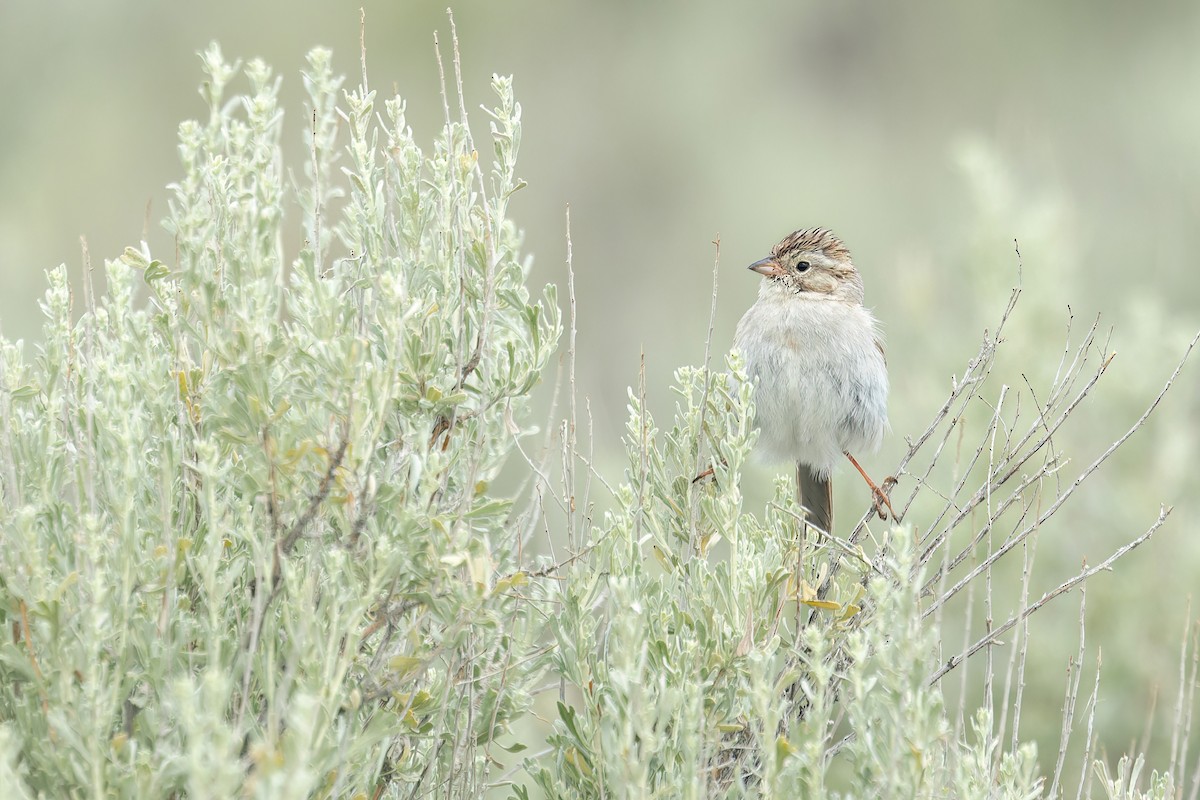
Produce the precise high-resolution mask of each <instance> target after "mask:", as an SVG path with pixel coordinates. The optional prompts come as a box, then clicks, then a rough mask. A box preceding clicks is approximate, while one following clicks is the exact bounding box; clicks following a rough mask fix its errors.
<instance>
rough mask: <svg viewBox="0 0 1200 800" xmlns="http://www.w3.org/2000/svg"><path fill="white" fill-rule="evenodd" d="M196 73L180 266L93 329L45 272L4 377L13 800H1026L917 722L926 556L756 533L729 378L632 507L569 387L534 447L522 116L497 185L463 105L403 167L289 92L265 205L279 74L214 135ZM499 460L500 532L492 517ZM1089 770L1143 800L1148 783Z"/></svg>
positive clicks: (406, 142)
mask: <svg viewBox="0 0 1200 800" xmlns="http://www.w3.org/2000/svg"><path fill="white" fill-rule="evenodd" d="M203 62H204V68H205V71H206V73H207V78H206V82H205V84H204V86H203V88H202V95H203V96H204V98H205V101H206V102H207V104H208V107H209V109H210V114H209V117H208V119H207V120H206V121H203V122H189V123H185V124H183V125H182V126H181V128H180V153H181V156H182V162H183V177H182V178H181V179H180V181H179V183H178V184H177V185H175V186H174V187H173V189H174V197H173V200H172V202H171V208H170V215H169V217H168V219H167V221H166V226H167V228H168V230H169V231H170V232H171V233H172V234H173V235H174V239H175V249H174V251H173V252H171V253H165V254H164V253H151V252H149V249H148V247H147V246H146V245H144V244H143V245H142V246H140V247H135V248H129V249H127V250H126V251H125V253H124V255H122V256H121V257H120V258H118V259H116V260H114V261H109V262H106V264H105V274H104V277H105V280H106V285H107V288H106V290H105V291H104V292H102V293H100V294H99V295H97V294H96V293H95V292H94V290H93V289H92V278H91V276H90V274H89V275H85V283H84V286H85V289H84V291H83V292H82V295H83V296H82V298H77V297H76V296H75V295H74V294H73V292H72V290H71V289H70V286H69V283H68V280H67V274H66V270H65V269H63V268H60V269H57V270H53V271H51V272H50V273H49V276H48V277H49V284H50V288H49V291H48V292H47V294H46V299H45V301H44V304H43V305H44V311H45V314H46V327H45V333H44V338H43V341H42V342H41V344H40V347H39V350H38V357H37V358H36V359H35V360H34V361H32V362H29V361H27V360H26V358H25V356H24V349H23V347H22V345H21V343H11V342H8V341H6V340H5V341H0V348H2V353H0V356H2V357H0V436H2V437H3V438H2V440H0V450H2V453H0V490H2V491H0V535H2V537H3V553H2V555H3V559H2V560H0V619H2V620H3V622H4V623H5V628H6V630H10V631H11V635H10V636H6V637H5V638H4V639H3V640H2V641H0V786H2V787H4V789H5V790H6V794H5V796H12V797H74V796H96V797H99V796H119V797H133V796H137V797H177V796H187V797H236V796H245V797H250V796H254V797H363V798H377V797H426V796H431V797H463V798H470V797H479V796H485V795H495V796H515V797H522V798H524V797H533V796H537V795H538V794H539V793H541V794H543V795H544V796H547V797H563V798H570V797H580V798H584V797H652V796H653V797H690V798H704V797H743V796H747V797H750V796H753V797H757V796H764V797H824V796H833V795H835V794H840V795H841V796H846V797H1014V798H1017V797H1021V798H1024V797H1040V796H1043V795H1044V794H1045V793H1046V792H1047V783H1046V781H1045V779H1044V778H1043V777H1042V771H1040V770H1039V764H1038V763H1037V760H1036V756H1035V752H1034V749H1033V748H1032V746H1029V745H1022V744H1019V743H1015V742H1014V743H1012V744H1010V745H1009V746H1008V747H1007V748H1006V746H1005V736H1004V725H1003V723H1001V725H1000V726H999V728H998V729H997V727H996V726H995V725H994V724H993V720H992V718H991V716H990V713H991V712H990V709H984V710H981V712H980V713H979V714H978V715H977V717H976V718H975V720H974V725H973V726H972V729H971V731H970V732H969V733H968V734H963V735H960V734H959V729H958V728H957V727H956V726H955V725H953V724H952V719H951V717H952V715H951V714H950V713H949V712H948V711H947V709H946V705H945V703H944V700H943V698H942V695H941V688H940V683H939V682H938V681H937V680H936V678H934V679H932V680H931V678H932V676H934V674H935V672H936V670H937V668H938V664H936V663H935V658H936V655H935V654H936V653H937V652H938V647H939V644H940V635H939V629H938V625H939V623H940V616H935V617H933V618H932V619H930V618H929V615H928V613H927V609H928V603H929V601H930V597H929V588H928V587H929V586H930V585H931V584H930V583H928V581H931V580H933V578H934V576H933V575H930V574H928V573H927V570H926V568H925V564H926V563H927V562H929V561H930V557H929V556H930V554H929V553H928V552H925V553H923V554H922V551H921V549H920V548H919V547H918V543H917V541H916V539H917V535H918V534H919V533H920V531H921V530H922V529H923V527H922V526H914V527H895V528H890V529H880V530H879V531H877V532H876V536H877V539H876V544H877V547H874V548H873V549H872V551H871V552H867V551H866V550H865V549H864V547H863V540H862V538H861V537H862V534H861V531H862V530H863V528H862V526H860V527H859V529H856V531H855V532H854V534H853V535H852V536H851V537H849V538H836V537H831V536H828V535H825V534H820V535H818V533H817V532H816V531H813V530H811V529H806V525H805V523H804V518H803V514H802V512H801V510H800V509H799V508H798V507H797V506H796V504H795V503H794V501H793V499H792V490H791V488H790V486H789V484H788V482H787V480H783V479H781V480H780V481H778V482H777V484H776V487H775V494H774V498H773V500H772V501H771V502H770V503H769V504H768V505H767V507H766V508H765V509H764V510H762V511H761V512H759V513H752V512H751V511H748V510H747V509H745V508H743V501H742V497H741V494H740V492H739V489H738V485H739V480H740V477H741V470H742V468H743V466H744V465H745V463H746V460H747V458H748V456H749V453H750V451H751V448H752V446H753V443H754V438H755V432H754V429H753V425H752V424H751V420H752V418H753V416H752V415H753V409H752V397H751V393H750V388H749V387H748V386H747V385H746V384H745V382H744V380H743V375H742V373H741V364H740V360H739V358H738V357H737V355H736V354H733V355H731V356H730V357H729V359H728V361H727V363H726V364H725V367H724V368H723V369H721V370H709V369H708V368H707V365H705V366H704V367H699V368H683V369H680V370H679V371H678V372H677V373H676V384H677V391H678V394H679V407H678V413H677V415H676V418H675V420H674V421H673V423H672V424H671V426H670V427H669V429H668V430H666V431H663V430H660V429H659V428H658V427H657V426H656V423H655V422H654V420H653V419H651V417H650V415H649V413H648V412H647V411H646V407H645V406H646V404H645V399H644V397H642V396H641V395H640V393H636V392H631V393H630V419H629V427H628V430H627V435H626V444H627V451H628V466H627V469H626V472H625V476H624V479H623V480H622V481H615V480H612V481H610V480H607V479H606V478H605V477H604V476H602V475H599V474H597V473H595V472H594V471H593V470H592V468H591V463H590V461H589V460H588V459H587V458H586V456H585V455H584V454H582V453H580V452H578V450H577V448H576V429H577V427H579V426H580V424H581V420H580V419H579V418H578V413H577V410H576V405H575V402H574V397H573V387H572V398H571V402H570V404H569V406H570V412H569V418H568V419H567V420H566V421H565V422H564V423H563V425H562V426H561V427H559V426H552V431H555V432H558V433H559V438H558V439H557V440H556V442H555V441H551V440H549V439H548V440H547V445H546V446H545V447H542V448H539V447H536V446H534V447H530V448H526V447H523V446H521V440H522V439H523V438H527V434H528V433H529V432H530V431H531V426H530V424H529V422H528V419H527V411H528V405H529V400H530V396H531V394H532V392H533V391H534V388H535V386H537V385H538V384H539V382H541V381H542V380H543V372H544V370H545V368H546V367H547V365H548V364H549V363H550V360H551V358H552V356H553V355H554V353H555V352H556V351H557V348H558V340H559V336H560V333H561V330H562V324H561V322H560V313H559V309H558V305H557V299H556V293H555V291H554V289H553V287H547V288H546V289H545V291H544V292H543V295H542V297H541V299H539V300H537V301H533V300H531V299H530V291H529V289H528V287H527V286H526V281H527V275H528V260H527V259H526V258H525V256H524V255H523V254H522V252H521V236H520V233H519V231H518V230H517V228H516V227H515V226H514V225H513V223H512V222H511V221H510V220H509V219H508V217H507V204H508V201H509V198H510V196H511V195H512V193H513V192H515V191H517V190H518V189H519V188H521V187H522V185H523V184H522V183H521V182H520V181H519V180H518V178H517V175H516V172H515V163H516V162H515V158H516V154H517V151H518V148H519V144H520V136H521V117H520V106H519V105H518V104H517V103H516V101H515V100H514V96H513V91H512V82H511V80H510V79H507V78H499V77H497V78H495V79H494V80H493V89H494V90H495V93H496V96H497V105H496V107H495V108H494V109H492V111H491V112H490V114H491V141H492V148H491V153H490V157H488V158H481V157H480V154H479V153H478V151H477V149H476V145H475V141H474V138H473V136H472V134H471V130H470V127H469V125H468V119H467V113H466V111H465V104H464V103H463V102H462V100H461V97H460V98H459V99H460V103H459V109H458V113H457V114H455V115H452V114H451V112H450V111H449V110H447V120H446V126H445V129H444V130H443V131H442V133H441V135H440V136H439V137H438V138H437V139H436V140H435V142H434V144H433V147H432V149H431V150H430V151H429V152H424V151H423V150H422V149H421V148H420V147H419V146H418V145H417V143H416V141H415V139H414V136H413V134H412V132H411V131H410V130H409V129H408V127H407V125H406V123H405V116H404V104H403V102H402V101H401V100H400V99H399V98H396V99H392V100H388V101H386V102H382V103H379V102H378V99H377V97H376V94H375V92H374V91H371V90H370V89H369V88H368V87H367V86H365V85H364V86H360V87H359V88H358V89H356V90H352V91H346V92H342V91H341V80H340V79H338V78H336V77H335V76H334V74H333V72H332V70H331V66H330V54H329V53H328V52H326V51H323V50H314V51H313V52H312V53H310V55H309V59H308V69H307V71H306V72H305V75H304V84H305V88H306V90H307V93H308V98H309V104H310V106H309V108H308V109H306V111H305V115H304V118H303V119H304V124H302V125H299V126H297V127H298V130H300V131H302V133H303V136H304V142H305V146H306V148H307V155H306V158H305V159H304V160H303V165H302V167H301V168H300V171H299V174H298V175H292V173H291V172H290V171H289V170H287V169H285V167H284V160H283V157H282V155H281V149H280V137H281V135H282V132H283V130H284V125H283V117H282V110H281V109H280V107H279V105H278V103H277V99H276V98H277V96H276V90H277V88H278V85H279V84H278V81H277V79H276V78H275V77H274V76H273V75H272V73H271V72H270V70H269V69H268V68H267V67H266V66H265V65H264V64H262V63H261V62H257V61H255V62H251V63H250V64H249V65H248V66H247V67H246V69H245V70H244V73H245V77H246V78H247V79H248V81H249V87H250V88H249V91H248V92H247V93H245V94H241V95H236V96H233V97H232V98H230V97H228V96H227V95H226V88H227V86H228V84H229V83H230V82H231V81H232V80H233V79H234V78H235V77H236V75H237V72H238V69H237V65H234V64H230V63H227V62H226V61H224V60H223V59H222V57H221V54H220V51H219V50H218V49H217V48H216V47H215V46H213V47H212V48H210V49H209V50H208V51H207V52H206V53H205V54H204V56H203ZM455 65H456V69H457V52H455ZM456 77H457V75H456ZM364 80H365V78H364ZM459 83H461V81H459ZM460 94H461V92H460ZM296 213H298V214H299V216H300V220H301V228H302V231H303V233H302V240H299V241H297V240H296V238H297V237H295V236H294V235H292V234H290V233H288V231H289V228H287V227H286V226H285V225H284V224H283V223H284V220H285V217H287V215H289V214H296ZM572 324H573V320H572ZM993 346H994V343H993ZM984 377H986V373H985V375H984ZM979 380H982V378H979ZM956 391H959V389H958V388H956ZM971 391H972V392H974V391H975V390H974V389H972V390H971ZM956 396H957V395H956ZM952 399H953V398H952ZM949 407H950V403H948V404H947V408H949ZM944 414H945V412H944V411H943V416H944ZM939 419H940V418H939ZM931 430H932V428H931ZM518 450H519V451H520V452H519V456H518V457H516V458H512V464H511V465H510V466H511V467H512V469H513V470H514V472H516V473H518V474H521V475H522V476H523V477H524V478H525V480H526V481H527V483H528V485H529V486H530V487H531V488H530V497H531V498H532V500H531V502H530V504H529V505H528V506H527V507H525V508H524V509H519V508H517V506H516V505H515V504H514V501H513V500H512V499H509V498H507V497H502V496H498V495H497V494H496V493H495V491H494V490H493V488H492V486H493V481H494V479H495V478H496V476H497V474H498V473H499V471H500V469H501V467H502V466H503V465H504V464H505V462H506V460H509V459H510V457H513V456H514V454H515V453H516V452H517V451H518ZM939 452H940V450H939ZM906 463H907V462H906ZM551 465H555V466H553V467H552V466H551ZM708 465H711V467H712V468H713V475H712V477H711V479H708V480H699V481H697V480H694V478H695V476H696V475H698V474H699V473H700V471H701V470H703V469H704V467H706V466H708ZM993 477H994V476H993V475H992V473H991V472H990V471H989V473H988V476H987V480H988V481H991V480H992V479H993ZM593 479H594V480H595V484H596V485H597V487H598V486H603V487H604V488H605V489H606V490H607V491H608V493H609V496H608V497H606V498H605V499H604V500H602V501H594V500H592V499H591V494H590V492H591V489H592V487H593ZM1000 483H1003V481H1001V482H1000ZM998 485H999V484H997V486H998ZM987 486H988V487H991V483H988V484H987ZM960 488H961V487H960ZM981 491H982V490H981ZM989 491H990V490H989ZM989 497H990V494H989ZM991 521H992V520H991V519H990V518H989V520H988V522H989V524H990V522H991ZM930 524H931V525H933V524H936V522H930ZM952 527H953V526H951V528H952ZM929 530H930V531H932V527H931V528H930V529H929ZM542 531H545V533H548V534H549V536H548V538H546V537H541V536H539V537H538V538H537V539H536V540H535V538H534V537H535V534H537V533H540V532H542ZM926 535H929V534H928V533H927V534H926ZM943 536H944V538H945V539H946V541H947V542H949V529H948V530H947V531H945V532H944V533H943ZM948 546H949V545H948V544H947V547H948ZM564 547H565V548H566V552H563V548H564ZM551 548H554V550H553V554H551V555H539V553H541V552H542V551H543V550H546V551H549V550H550V549H551ZM932 563H933V564H934V565H935V566H936V564H937V562H936V561H933V562H932ZM989 574H990V573H989ZM935 597H937V596H936V595H935ZM923 604H924V607H923ZM1018 702H1019V701H1018ZM1014 739H1015V737H1014ZM1185 749H1186V745H1185ZM1040 766H1041V769H1042V770H1044V769H1045V765H1040ZM1098 770H1099V771H1097V772H1096V775H1097V776H1099V777H1100V783H1101V785H1102V786H1103V787H1104V789H1105V790H1106V791H1107V792H1108V794H1109V796H1111V797H1134V796H1138V797H1140V796H1143V795H1140V794H1136V792H1137V791H1140V790H1139V789H1138V787H1137V783H1138V781H1137V779H1136V776H1137V775H1139V774H1140V772H1141V770H1142V764H1141V762H1140V761H1137V762H1132V761H1126V762H1122V764H1121V766H1120V768H1119V770H1118V776H1117V778H1111V777H1110V776H1109V775H1108V773H1107V771H1106V770H1104V769H1102V768H1098ZM1130 776H1134V777H1132V778H1131V777H1130ZM1055 778H1056V780H1055V786H1057V772H1056V773H1055ZM1171 786H1172V784H1171V781H1170V778H1169V777H1159V776H1157V775H1156V776H1154V777H1153V780H1152V781H1151V788H1150V791H1149V793H1148V794H1146V795H1144V796H1146V797H1169V796H1174V795H1173V789H1172V788H1171ZM1057 791H1058V790H1057V789H1055V790H1054V791H1053V792H1051V793H1057Z"/></svg>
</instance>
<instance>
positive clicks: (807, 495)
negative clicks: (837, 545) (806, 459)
mask: <svg viewBox="0 0 1200 800" xmlns="http://www.w3.org/2000/svg"><path fill="white" fill-rule="evenodd" d="M796 499H797V500H798V501H799V502H800V505H802V506H804V507H805V508H806V509H808V521H809V522H811V523H812V524H813V525H816V526H817V527H818V528H820V529H821V530H823V531H825V532H826V533H832V532H833V483H832V482H831V481H830V480H829V478H818V477H817V475H816V473H815V472H813V471H812V470H811V469H809V467H808V466H807V465H806V464H797V465H796Z"/></svg>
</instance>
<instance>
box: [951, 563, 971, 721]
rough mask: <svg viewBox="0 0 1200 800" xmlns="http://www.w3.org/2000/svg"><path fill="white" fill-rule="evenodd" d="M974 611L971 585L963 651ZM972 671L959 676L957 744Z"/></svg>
mask: <svg viewBox="0 0 1200 800" xmlns="http://www.w3.org/2000/svg"><path fill="white" fill-rule="evenodd" d="M974 610H975V584H971V586H970V588H968V589H967V608H966V611H965V612H964V613H963V619H965V620H967V621H968V624H966V625H963V632H962V638H963V650H965V649H966V648H967V643H968V642H969V641H970V636H971V626H970V624H969V622H970V620H971V617H972V616H973V612H974ZM970 669H971V665H970V664H967V665H966V666H964V667H963V669H962V675H960V676H959V678H960V680H959V684H958V719H957V720H955V726H954V741H956V742H958V741H962V728H963V725H964V724H965V723H964V720H963V718H962V712H963V709H965V708H966V707H967V684H968V683H969V681H968V680H967V673H968V672H969V671H970Z"/></svg>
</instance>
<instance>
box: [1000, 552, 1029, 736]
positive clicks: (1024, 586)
mask: <svg viewBox="0 0 1200 800" xmlns="http://www.w3.org/2000/svg"><path fill="white" fill-rule="evenodd" d="M1037 543H1038V537H1037V535H1036V533H1035V535H1033V536H1032V537H1030V538H1029V540H1028V541H1027V542H1026V543H1025V544H1024V545H1022V549H1023V550H1024V551H1025V569H1024V572H1022V574H1021V606H1022V607H1024V606H1026V605H1028V604H1029V578H1030V575H1032V574H1033V562H1034V559H1035V557H1036V556H1037ZM1018 637H1019V638H1020V641H1021V647H1020V662H1019V665H1018V666H1017V693H1016V697H1015V699H1014V702H1013V707H1012V708H1013V723H1012V745H1011V749H1012V751H1013V752H1014V753H1015V752H1016V751H1017V748H1018V747H1019V746H1020V743H1021V740H1020V735H1021V707H1022V702H1023V700H1024V695H1025V663H1026V657H1027V656H1028V654H1029V618H1028V617H1026V618H1025V619H1024V620H1022V621H1021V632H1020V633H1019V634H1018ZM1005 710H1006V711H1007V708H1006V709H1005ZM1001 732H1002V733H1003V728H1001Z"/></svg>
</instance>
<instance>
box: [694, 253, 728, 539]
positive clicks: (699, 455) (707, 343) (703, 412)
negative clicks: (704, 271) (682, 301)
mask: <svg viewBox="0 0 1200 800" xmlns="http://www.w3.org/2000/svg"><path fill="white" fill-rule="evenodd" d="M712 243H713V247H714V248H715V253H714V255H713V274H712V303H711V304H710V305H709V309H708V335H707V336H705V337H704V390H703V392H702V393H701V396H700V426H699V427H698V428H697V429H696V469H695V470H694V471H693V474H695V475H699V474H700V473H701V471H702V469H703V467H704V448H703V447H702V446H701V438H702V437H703V436H704V430H705V420H706V419H707V418H708V394H709V391H710V390H711V388H712V375H711V374H710V372H709V369H708V366H709V364H710V363H711V361H712V339H713V330H714V329H715V328H716V325H717V276H718V274H719V268H720V266H721V234H720V233H718V234H717V236H716V238H715V239H713V242H712ZM695 486H696V482H695V481H692V482H691V483H690V484H689V485H688V492H689V493H691V494H694V493H695ZM696 505H697V504H696V502H695V501H694V500H693V501H692V502H689V503H688V531H689V534H690V538H691V542H692V547H695V546H696Z"/></svg>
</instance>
